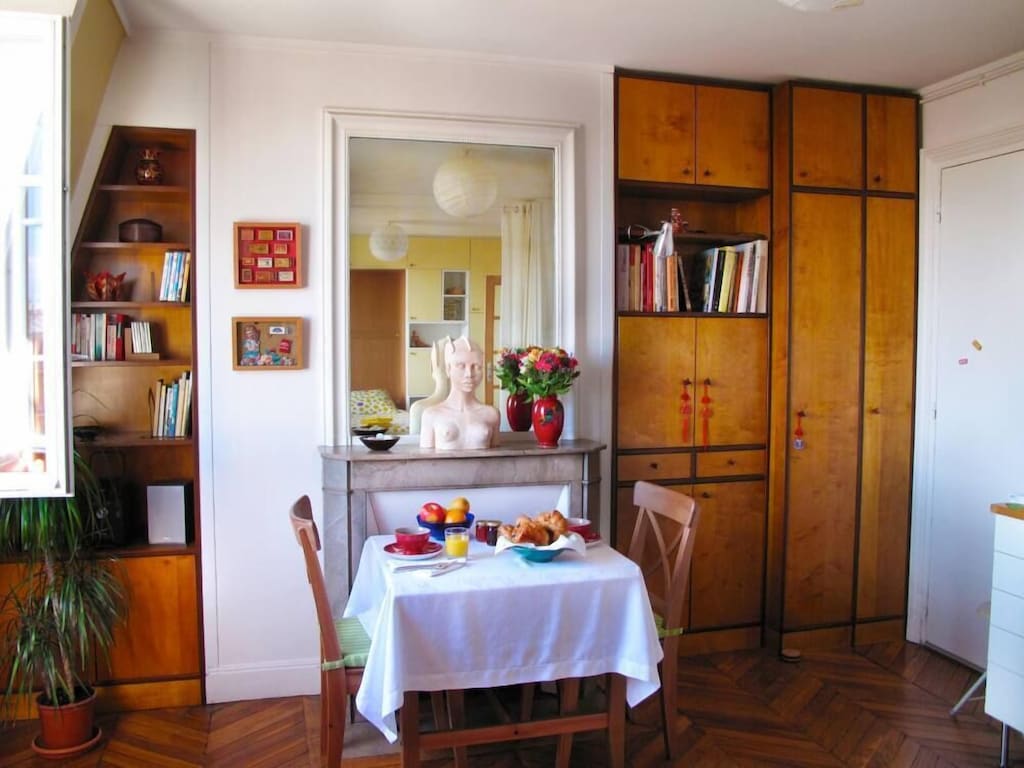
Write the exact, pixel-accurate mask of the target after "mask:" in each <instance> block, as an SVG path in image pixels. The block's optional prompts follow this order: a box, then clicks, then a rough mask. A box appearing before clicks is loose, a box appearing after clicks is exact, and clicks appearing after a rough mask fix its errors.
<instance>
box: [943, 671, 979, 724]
mask: <svg viewBox="0 0 1024 768" xmlns="http://www.w3.org/2000/svg"><path fill="white" fill-rule="evenodd" d="M987 677H988V670H987V669H986V670H984V671H982V673H981V677H979V678H978V679H977V680H975V681H974V685H972V686H971V687H970V688H968V689H967V691H966V692H965V693H964V695H963V696H961V697H960V700H959V701H958V702H957V703H956V704H954V705H953V708H952V709H951V710H949V716H950V717H953V716H954V715H956V713H957V712H959V711H960V709H961V707H963V705H964V704H966V703H967V702H968V701H970V700H971V697H972V696H973V695H974V694H975V692H976V691H977V690H978V689H979V688H980V687H981V686H982V685H983V684H984V682H985V680H986V678H987Z"/></svg>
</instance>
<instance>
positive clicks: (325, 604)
mask: <svg viewBox="0 0 1024 768" xmlns="http://www.w3.org/2000/svg"><path fill="white" fill-rule="evenodd" d="M290 517H291V522H292V528H293V529H294V530H295V538H296V539H298V541H299V546H300V547H302V554H303V556H304V557H305V560H306V577H307V578H308V579H309V584H310V586H311V587H312V588H313V602H314V603H315V605H316V618H317V623H318V624H319V625H320V757H321V760H322V761H323V764H324V765H325V766H327V768H338V766H340V765H341V753H342V749H343V747H344V742H345V723H346V720H347V717H348V697H349V696H355V695H356V694H357V693H358V692H359V686H360V684H361V683H362V681H363V668H364V667H365V666H366V656H367V654H369V652H370V636H369V635H367V634H366V631H365V630H364V629H363V625H362V624H360V623H359V619H357V618H355V617H351V618H347V619H335V618H334V617H333V615H332V614H331V605H330V601H329V600H328V599H327V584H326V582H324V573H323V570H321V568H320V560H319V558H318V557H317V554H316V553H317V552H319V551H320V534H319V532H318V531H317V528H316V523H315V522H313V508H312V506H311V505H310V503H309V496H303V497H302V498H300V499H299V500H298V501H296V502H295V503H294V504H293V505H292V508H291V515H290ZM430 698H431V704H432V707H433V712H434V720H435V722H436V724H437V727H438V728H444V727H448V726H449V723H450V722H454V724H456V725H459V724H461V722H462V718H463V707H464V704H463V693H462V691H449V692H448V701H447V702H446V701H445V696H444V694H443V693H441V692H435V693H432V694H431V697H430ZM446 705H447V707H451V713H450V714H449V712H448V711H447V707H446ZM454 754H455V765H456V767H457V768H463V766H465V765H466V749H465V747H455V748H454Z"/></svg>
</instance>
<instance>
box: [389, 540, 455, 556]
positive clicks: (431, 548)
mask: <svg viewBox="0 0 1024 768" xmlns="http://www.w3.org/2000/svg"><path fill="white" fill-rule="evenodd" d="M442 549H443V546H442V544H441V543H440V542H437V541H428V542H427V544H426V546H425V547H423V551H422V552H406V551H405V550H404V549H401V548H400V547H399V546H398V542H396V541H393V542H391V543H390V544H385V545H384V551H385V552H387V553H388V554H389V555H391V556H392V557H394V558H397V559H398V560H426V559H428V558H431V557H433V556H434V555H436V554H437V553H438V552H440V551H441V550H442Z"/></svg>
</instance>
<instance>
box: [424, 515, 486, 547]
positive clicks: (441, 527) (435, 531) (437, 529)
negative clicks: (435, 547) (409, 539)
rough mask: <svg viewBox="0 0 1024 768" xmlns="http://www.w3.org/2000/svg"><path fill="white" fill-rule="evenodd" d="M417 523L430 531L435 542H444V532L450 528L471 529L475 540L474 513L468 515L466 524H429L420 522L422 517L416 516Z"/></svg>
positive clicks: (471, 535) (471, 536) (471, 534)
mask: <svg viewBox="0 0 1024 768" xmlns="http://www.w3.org/2000/svg"><path fill="white" fill-rule="evenodd" d="M416 522H417V523H419V524H420V525H422V526H423V527H424V528H429V529H430V538H432V539H433V540H434V541H444V532H445V531H446V530H447V529H448V528H468V529H470V535H469V537H470V539H472V538H473V533H472V529H473V513H472V512H467V513H466V522H464V523H428V522H426V521H425V520H420V516H419V515H418V514H417V515H416Z"/></svg>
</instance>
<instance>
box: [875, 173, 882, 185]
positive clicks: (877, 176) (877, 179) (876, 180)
mask: <svg viewBox="0 0 1024 768" xmlns="http://www.w3.org/2000/svg"><path fill="white" fill-rule="evenodd" d="M881 180H882V175H881V174H875V183H876V184H878V183H879V182H880V181H881Z"/></svg>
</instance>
